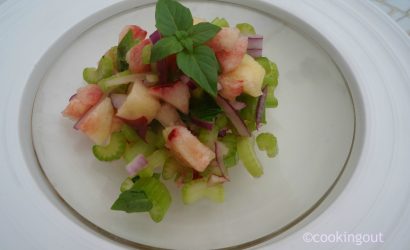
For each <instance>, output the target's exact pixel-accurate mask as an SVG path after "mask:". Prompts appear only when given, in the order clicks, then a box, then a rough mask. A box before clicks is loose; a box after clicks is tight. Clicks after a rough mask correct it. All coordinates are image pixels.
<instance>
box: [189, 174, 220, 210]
mask: <svg viewBox="0 0 410 250" xmlns="http://www.w3.org/2000/svg"><path fill="white" fill-rule="evenodd" d="M181 192H182V201H183V202H184V204H186V205H189V204H192V203H194V202H197V201H198V200H200V199H202V198H204V197H205V198H208V199H210V200H212V201H214V202H223V201H224V189H223V186H222V185H221V184H218V185H215V186H212V187H208V180H207V179H206V178H202V179H196V180H193V181H191V182H188V183H186V184H185V185H184V186H183V187H182V190H181Z"/></svg>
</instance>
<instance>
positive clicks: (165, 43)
mask: <svg viewBox="0 0 410 250" xmlns="http://www.w3.org/2000/svg"><path fill="white" fill-rule="evenodd" d="M183 49H184V47H182V45H181V43H180V42H179V41H178V40H177V38H176V37H174V36H170V37H165V38H162V39H161V40H159V41H158V42H157V43H156V44H155V45H154V47H152V50H151V62H157V61H159V60H161V59H163V58H165V57H167V56H169V55H173V54H176V53H178V52H180V51H182V50H183Z"/></svg>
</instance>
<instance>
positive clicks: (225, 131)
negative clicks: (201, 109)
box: [218, 128, 229, 137]
mask: <svg viewBox="0 0 410 250" xmlns="http://www.w3.org/2000/svg"><path fill="white" fill-rule="evenodd" d="M228 131H229V129H228V128H223V129H221V130H219V132H218V137H225V136H226V134H227V133H228Z"/></svg>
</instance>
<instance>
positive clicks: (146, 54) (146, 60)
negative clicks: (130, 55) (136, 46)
mask: <svg viewBox="0 0 410 250" xmlns="http://www.w3.org/2000/svg"><path fill="white" fill-rule="evenodd" d="M151 50H152V44H148V45H146V46H145V47H144V48H143V49H142V55H141V57H142V63H143V64H150V63H151Z"/></svg>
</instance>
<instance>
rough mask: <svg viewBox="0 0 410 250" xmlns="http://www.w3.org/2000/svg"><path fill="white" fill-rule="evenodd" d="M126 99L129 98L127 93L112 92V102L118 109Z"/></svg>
mask: <svg viewBox="0 0 410 250" xmlns="http://www.w3.org/2000/svg"><path fill="white" fill-rule="evenodd" d="M125 99H127V95H125V94H111V103H112V106H114V108H116V109H119V108H120V107H121V106H122V104H124V102H125Z"/></svg>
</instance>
